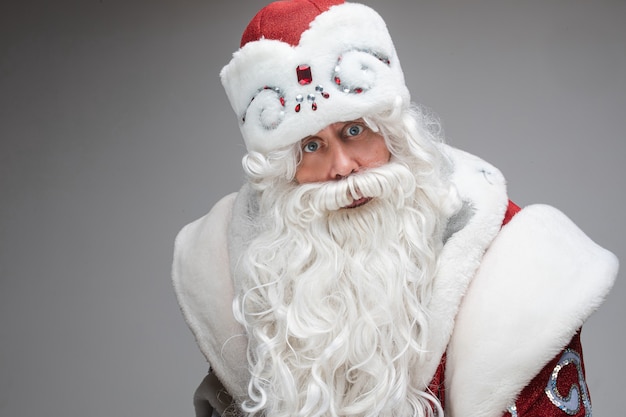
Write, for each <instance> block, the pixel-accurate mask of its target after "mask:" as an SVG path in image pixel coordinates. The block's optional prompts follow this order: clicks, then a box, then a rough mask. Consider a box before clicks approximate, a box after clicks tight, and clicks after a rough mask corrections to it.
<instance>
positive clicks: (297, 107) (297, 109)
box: [296, 103, 300, 113]
mask: <svg viewBox="0 0 626 417" xmlns="http://www.w3.org/2000/svg"><path fill="white" fill-rule="evenodd" d="M299 111H300V103H298V104H296V113H298V112H299Z"/></svg>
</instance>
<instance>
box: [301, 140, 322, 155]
mask: <svg viewBox="0 0 626 417" xmlns="http://www.w3.org/2000/svg"><path fill="white" fill-rule="evenodd" d="M319 148H320V144H319V143H318V142H317V141H315V140H312V141H309V142H307V143H305V144H304V147H303V148H302V150H303V151H304V152H315V151H317V150H318V149H319Z"/></svg>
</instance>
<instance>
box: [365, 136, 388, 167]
mask: <svg viewBox="0 0 626 417" xmlns="http://www.w3.org/2000/svg"><path fill="white" fill-rule="evenodd" d="M368 153H369V158H368V164H367V165H368V167H369V168H375V167H379V166H381V165H385V164H386V163H387V162H389V160H390V159H391V152H389V149H387V145H386V144H385V139H383V138H382V136H378V137H377V138H376V139H375V140H373V141H372V142H371V145H370V147H369V152H368Z"/></svg>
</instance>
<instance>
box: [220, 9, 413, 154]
mask: <svg viewBox="0 0 626 417" xmlns="http://www.w3.org/2000/svg"><path fill="white" fill-rule="evenodd" d="M340 57H341V58H342V61H341V62H339V61H338V60H339V59H340ZM382 57H385V58H387V59H389V64H387V63H385V62H382V61H381V60H380V59H379V58H382ZM302 64H306V65H309V66H310V67H311V72H312V76H313V81H312V83H311V84H309V85H300V84H299V83H298V79H297V76H296V67H297V66H299V65H302ZM337 67H339V71H338V72H337V71H336V68H337ZM335 76H338V77H339V78H340V79H341V85H337V83H336V82H335V80H334V79H335ZM221 79H222V84H223V85H224V88H225V90H226V94H227V96H228V98H229V100H230V103H231V105H232V107H233V110H234V111H235V113H236V115H237V118H238V120H239V124H240V129H241V132H242V135H243V138H244V140H245V143H246V146H247V148H248V151H257V152H261V153H267V152H268V151H270V150H273V149H277V148H280V147H283V146H285V145H289V144H291V143H295V142H297V141H299V140H300V139H302V138H303V137H306V136H308V135H312V134H314V133H315V132H318V131H319V130H321V129H322V128H324V127H325V126H328V125H329V124H331V123H334V122H338V121H347V120H354V119H358V118H361V117H364V116H368V115H372V114H380V113H382V112H385V111H388V110H390V109H392V108H393V107H394V105H395V104H396V102H397V101H398V100H400V101H401V102H402V103H403V105H404V106H405V107H408V106H409V103H410V95H409V91H408V89H407V87H406V86H405V84H404V76H403V73H402V69H401V67H400V62H399V60H398V57H397V54H396V51H395V48H394V46H393V42H392V40H391V37H390V35H389V33H388V31H387V27H386V25H385V22H384V21H383V20H382V18H381V17H380V16H379V15H378V14H377V13H376V12H375V11H374V10H372V9H371V8H369V7H367V6H364V5H361V4H356V3H344V4H341V5H337V6H333V7H331V8H330V9H329V10H328V11H326V12H324V13H322V14H320V15H319V16H317V18H316V19H315V20H314V21H313V22H312V23H311V26H310V28H309V29H308V30H307V31H305V32H304V33H303V34H302V37H301V39H300V44H299V45H298V46H296V47H292V46H291V45H289V44H287V43H284V42H280V41H277V40H272V39H260V40H258V41H254V42H249V43H247V44H246V45H244V46H243V47H242V48H241V49H240V50H238V51H237V52H235V53H234V54H233V58H232V60H231V61H230V63H229V64H228V65H226V66H225V67H224V68H223V69H222V72H221ZM317 86H321V87H322V88H323V90H324V92H327V93H328V94H329V97H328V98H324V97H323V96H322V95H321V93H320V92H319V91H317V90H316V87H317ZM265 87H268V88H265ZM356 88H361V89H362V90H363V91H362V92H360V93H356V92H355V91H354V89H356ZM347 90H350V91H347ZM309 94H312V95H313V97H315V103H316V105H317V110H315V111H314V110H313V109H312V104H313V103H312V102H311V101H309V100H308V98H307V97H308V95H309ZM281 96H282V97H283V99H284V102H285V104H284V107H283V106H282V105H281V104H280V97H281ZM298 96H301V97H302V102H301V103H299V102H298V101H297V97H298ZM298 104H301V110H300V111H299V112H296V110H295V108H296V106H297V105H298ZM244 119H245V121H244Z"/></svg>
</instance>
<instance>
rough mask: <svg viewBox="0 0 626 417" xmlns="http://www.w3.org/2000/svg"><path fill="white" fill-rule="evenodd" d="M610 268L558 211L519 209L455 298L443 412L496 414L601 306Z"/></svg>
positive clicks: (613, 265)
mask: <svg viewBox="0 0 626 417" xmlns="http://www.w3.org/2000/svg"><path fill="white" fill-rule="evenodd" d="M616 273H617V259H616V258H615V256H614V255H613V254H612V253H610V252H608V251H606V250H605V249H602V248H601V247H600V246H598V245H597V244H595V243H594V242H592V241H591V239H589V238H588V237H587V236H586V235H585V234H584V233H583V232H582V231H581V230H580V229H579V228H578V227H576V225H575V224H574V223H572V222H571V220H569V219H568V218H567V217H566V216H565V215H564V214H563V213H561V212H560V211H558V210H556V209H554V208H552V207H549V206H545V205H533V206H529V207H527V208H524V209H523V210H522V211H521V212H519V213H518V214H517V215H516V216H515V217H514V218H513V220H512V221H511V222H510V223H509V224H508V225H507V226H505V227H504V228H503V230H502V231H501V232H500V233H499V234H498V236H497V237H496V239H495V240H494V241H493V243H492V244H491V246H490V248H489V250H488V251H487V253H486V254H485V256H484V257H483V259H482V262H481V265H480V269H479V271H478V273H477V275H476V277H475V278H474V279H473V281H472V283H471V286H470V288H469V290H468V293H467V295H466V296H465V299H464V300H463V303H462V304H461V308H460V311H459V314H458V316H457V319H456V324H455V331H454V333H453V335H452V339H451V341H450V346H449V349H448V362H447V365H448V367H447V370H446V374H447V375H446V387H447V389H448V397H447V399H448V403H447V408H446V414H447V415H449V416H454V417H457V416H458V417H465V416H472V417H497V416H501V415H502V413H503V412H504V410H506V407H507V406H509V405H511V404H513V402H514V400H515V398H516V396H517V395H518V394H519V392H520V391H521V390H522V389H523V388H524V387H525V386H526V385H527V384H528V383H529V382H530V381H531V379H532V378H533V377H534V376H535V375H536V374H537V373H538V372H539V371H540V370H541V369H542V368H543V367H544V366H545V364H546V363H547V362H548V361H550V360H551V359H552V358H553V357H554V356H556V354H558V353H559V352H560V351H561V350H562V349H563V348H564V347H565V346H566V345H567V343H568V342H569V341H570V339H571V338H572V337H573V335H574V334H575V332H576V331H577V330H578V329H579V328H580V327H581V326H582V324H583V322H584V321H585V319H586V318H587V317H588V316H589V315H590V314H591V313H592V312H593V311H594V310H595V309H596V308H597V307H598V306H599V305H600V303H601V302H602V300H603V299H604V297H605V296H606V294H607V293H608V291H609V290H610V288H611V286H612V284H613V280H614V278H615V275H616ZM546 382H547V381H546Z"/></svg>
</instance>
